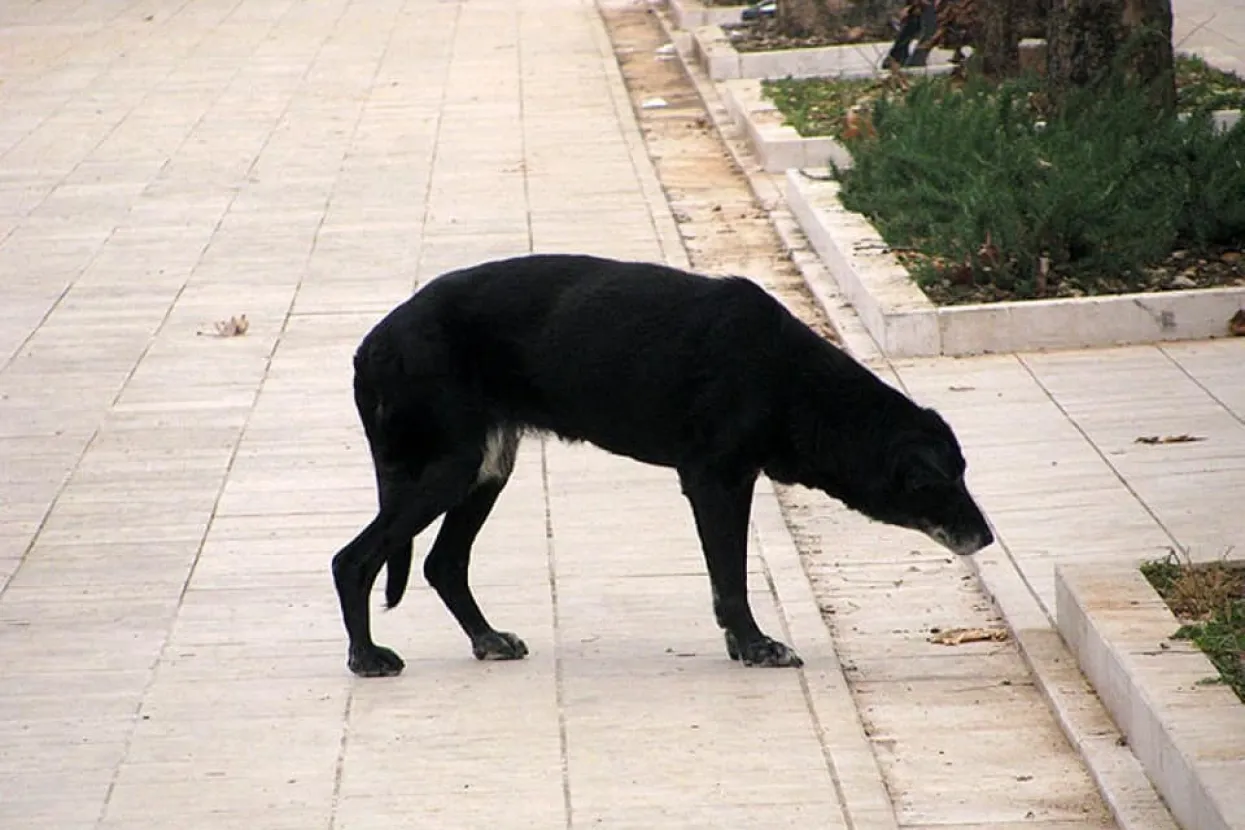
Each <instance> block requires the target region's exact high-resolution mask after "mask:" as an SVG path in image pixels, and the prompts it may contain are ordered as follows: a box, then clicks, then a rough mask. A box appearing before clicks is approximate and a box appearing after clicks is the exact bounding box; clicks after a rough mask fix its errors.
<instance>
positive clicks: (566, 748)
mask: <svg viewBox="0 0 1245 830" xmlns="http://www.w3.org/2000/svg"><path fill="white" fill-rule="evenodd" d="M540 477H541V487H542V489H543V490H544V497H545V556H546V559H547V562H548V574H549V599H550V603H551V610H552V613H553V686H554V699H555V702H556V704H557V709H558V752H559V754H560V755H561V761H562V763H561V767H562V769H561V773H562V807H563V810H564V811H565V814H566V823H565V826H566V828H567V830H571V829H572V828H573V827H574V826H575V812H574V803H573V801H572V795H571V754H570V736H569V734H568V730H567V726H566V683H565V673H564V667H563V665H562V645H563V644H562V625H561V619H560V615H559V613H558V569H557V545H556V543H555V541H554V538H553V494H552V492H551V491H550V489H549V437H548V436H546V435H541V436H540Z"/></svg>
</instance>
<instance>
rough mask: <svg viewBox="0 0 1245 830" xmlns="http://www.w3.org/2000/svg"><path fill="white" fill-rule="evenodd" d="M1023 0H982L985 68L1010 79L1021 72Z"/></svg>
mask: <svg viewBox="0 0 1245 830" xmlns="http://www.w3.org/2000/svg"><path fill="white" fill-rule="evenodd" d="M1018 5H1019V0H978V6H977V8H978V9H979V10H980V14H981V16H982V20H981V71H982V73H983V74H984V75H985V76H986V77H987V78H1006V77H1009V76H1012V75H1015V74H1017V73H1018V72H1019V71H1020V32H1019V29H1018V28H1017V25H1016V24H1017V23H1018V21H1019V14H1018V12H1019V8H1018Z"/></svg>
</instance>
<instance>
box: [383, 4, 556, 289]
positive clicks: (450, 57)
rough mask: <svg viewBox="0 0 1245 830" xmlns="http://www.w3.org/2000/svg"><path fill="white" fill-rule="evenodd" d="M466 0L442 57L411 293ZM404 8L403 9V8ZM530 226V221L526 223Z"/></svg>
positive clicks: (418, 278) (418, 274)
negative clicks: (443, 60)
mask: <svg viewBox="0 0 1245 830" xmlns="http://www.w3.org/2000/svg"><path fill="white" fill-rule="evenodd" d="M464 2H466V0H459V2H458V3H456V4H455V5H454V24H453V31H454V35H453V37H452V38H451V40H450V49H449V52H448V54H446V56H445V69H444V71H443V72H442V73H441V97H440V99H439V100H438V101H437V119H436V124H435V126H433V128H432V154H431V155H430V156H429V158H428V181H427V183H426V184H425V185H424V210H423V215H422V216H421V217H420V220H419V254H418V255H417V256H416V257H415V269H414V270H415V273H414V274H412V275H411V290H412V291H415V290H417V289H418V288H419V287H420V285H422V284H423V282H424V279H423V262H424V253H425V250H426V249H425V246H424V240H425V238H426V237H427V236H428V220H429V219H430V218H431V215H432V211H431V210H430V209H429V207H428V206H429V204H431V202H432V193H433V187H434V186H435V185H436V181H437V162H438V161H439V160H440V158H441V129H442V127H443V126H444V125H445V105H446V102H447V101H448V100H449V94H450V75H451V72H452V71H453V67H454V58H455V56H457V55H458V38H459V29H460V27H461V24H462V19H463V4H464ZM403 8H405V6H403ZM526 182H527V173H526V172H525V173H524V184H525V186H526ZM528 221H529V223H530V221H531V220H530V219H529V220H528Z"/></svg>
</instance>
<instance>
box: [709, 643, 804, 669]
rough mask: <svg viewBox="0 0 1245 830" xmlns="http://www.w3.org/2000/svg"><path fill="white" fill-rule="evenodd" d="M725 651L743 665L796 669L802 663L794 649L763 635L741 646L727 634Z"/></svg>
mask: <svg viewBox="0 0 1245 830" xmlns="http://www.w3.org/2000/svg"><path fill="white" fill-rule="evenodd" d="M726 653H727V654H729V655H730V656H731V659H732V660H742V661H743V664H744V665H745V666H764V667H765V668H793V669H798V668H799V667H800V666H803V665H804V661H803V660H801V659H800V655H798V654H796V653H795V650H794V649H792V648H789V647H788V646H785V645H783V644H782V643H780V642H778V641H777V640H771V639H770V638H769V637H765V636H762V637H761V638H760V639H759V640H753V641H752V642H750V643H745V644H744V645H742V646H741V645H740V644H739V642H738V641H737V640H735V638H734V637H732V636H731V635H730V634H727V635H726Z"/></svg>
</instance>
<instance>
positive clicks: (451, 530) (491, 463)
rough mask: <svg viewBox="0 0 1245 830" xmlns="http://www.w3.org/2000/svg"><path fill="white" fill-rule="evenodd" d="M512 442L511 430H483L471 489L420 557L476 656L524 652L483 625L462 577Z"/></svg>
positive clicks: (502, 482)
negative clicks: (483, 439) (480, 454)
mask: <svg viewBox="0 0 1245 830" xmlns="http://www.w3.org/2000/svg"><path fill="white" fill-rule="evenodd" d="M518 446H519V434H518V432H516V431H513V430H509V429H499V430H494V431H492V432H490V433H489V436H488V439H487V441H486V442H485V447H484V460H483V462H482V463H481V465H480V471H479V474H478V476H477V483H476V486H475V489H473V490H472V491H471V493H469V494H468V496H467V498H466V499H465V500H463V502H462V503H461V504H459V505H457V506H455V507H453V508H451V509H450V510H449V512H447V513H446V514H445V520H444V521H443V522H442V523H441V530H440V532H439V533H438V534H437V540H436V542H434V543H433V545H432V549H431V550H430V551H429V552H428V556H427V557H426V558H425V559H424V577H425V578H426V579H427V580H428V584H429V585H431V586H432V587H433V588H434V589H436V592H437V594H438V595H439V596H440V597H441V600H442V602H444V603H445V607H446V608H448V609H449V611H450V613H451V614H453V615H454V619H455V620H457V621H458V624H459V625H460V626H462V629H463V631H464V632H465V633H466V634H467V636H468V637H469V638H471V651H472V653H473V654H474V655H475V656H476V659H478V660H518V659H520V658H522V657H525V656H526V655H527V646H526V645H525V644H524V643H523V641H522V640H520V639H519V638H518V637H516V636H515V635H514V634H511V633H510V632H508V631H497V630H496V629H494V628H493V627H492V626H491V625H489V623H488V620H487V619H485V617H484V613H483V612H482V611H481V610H480V606H479V605H478V604H477V603H476V600H475V597H474V596H473V595H472V593H471V586H470V585H469V583H468V578H467V574H468V567H469V564H470V561H471V546H472V545H473V544H474V543H475V539H476V536H477V535H478V534H479V532H480V528H481V527H483V526H484V522H485V521H486V520H487V519H488V516H489V513H490V512H492V510H493V505H494V504H496V503H497V497H498V496H499V495H501V491H502V489H503V488H505V486H506V482H507V481H509V480H510V473H511V471H512V470H513V469H514V458H515V453H516V451H517V450H518Z"/></svg>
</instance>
